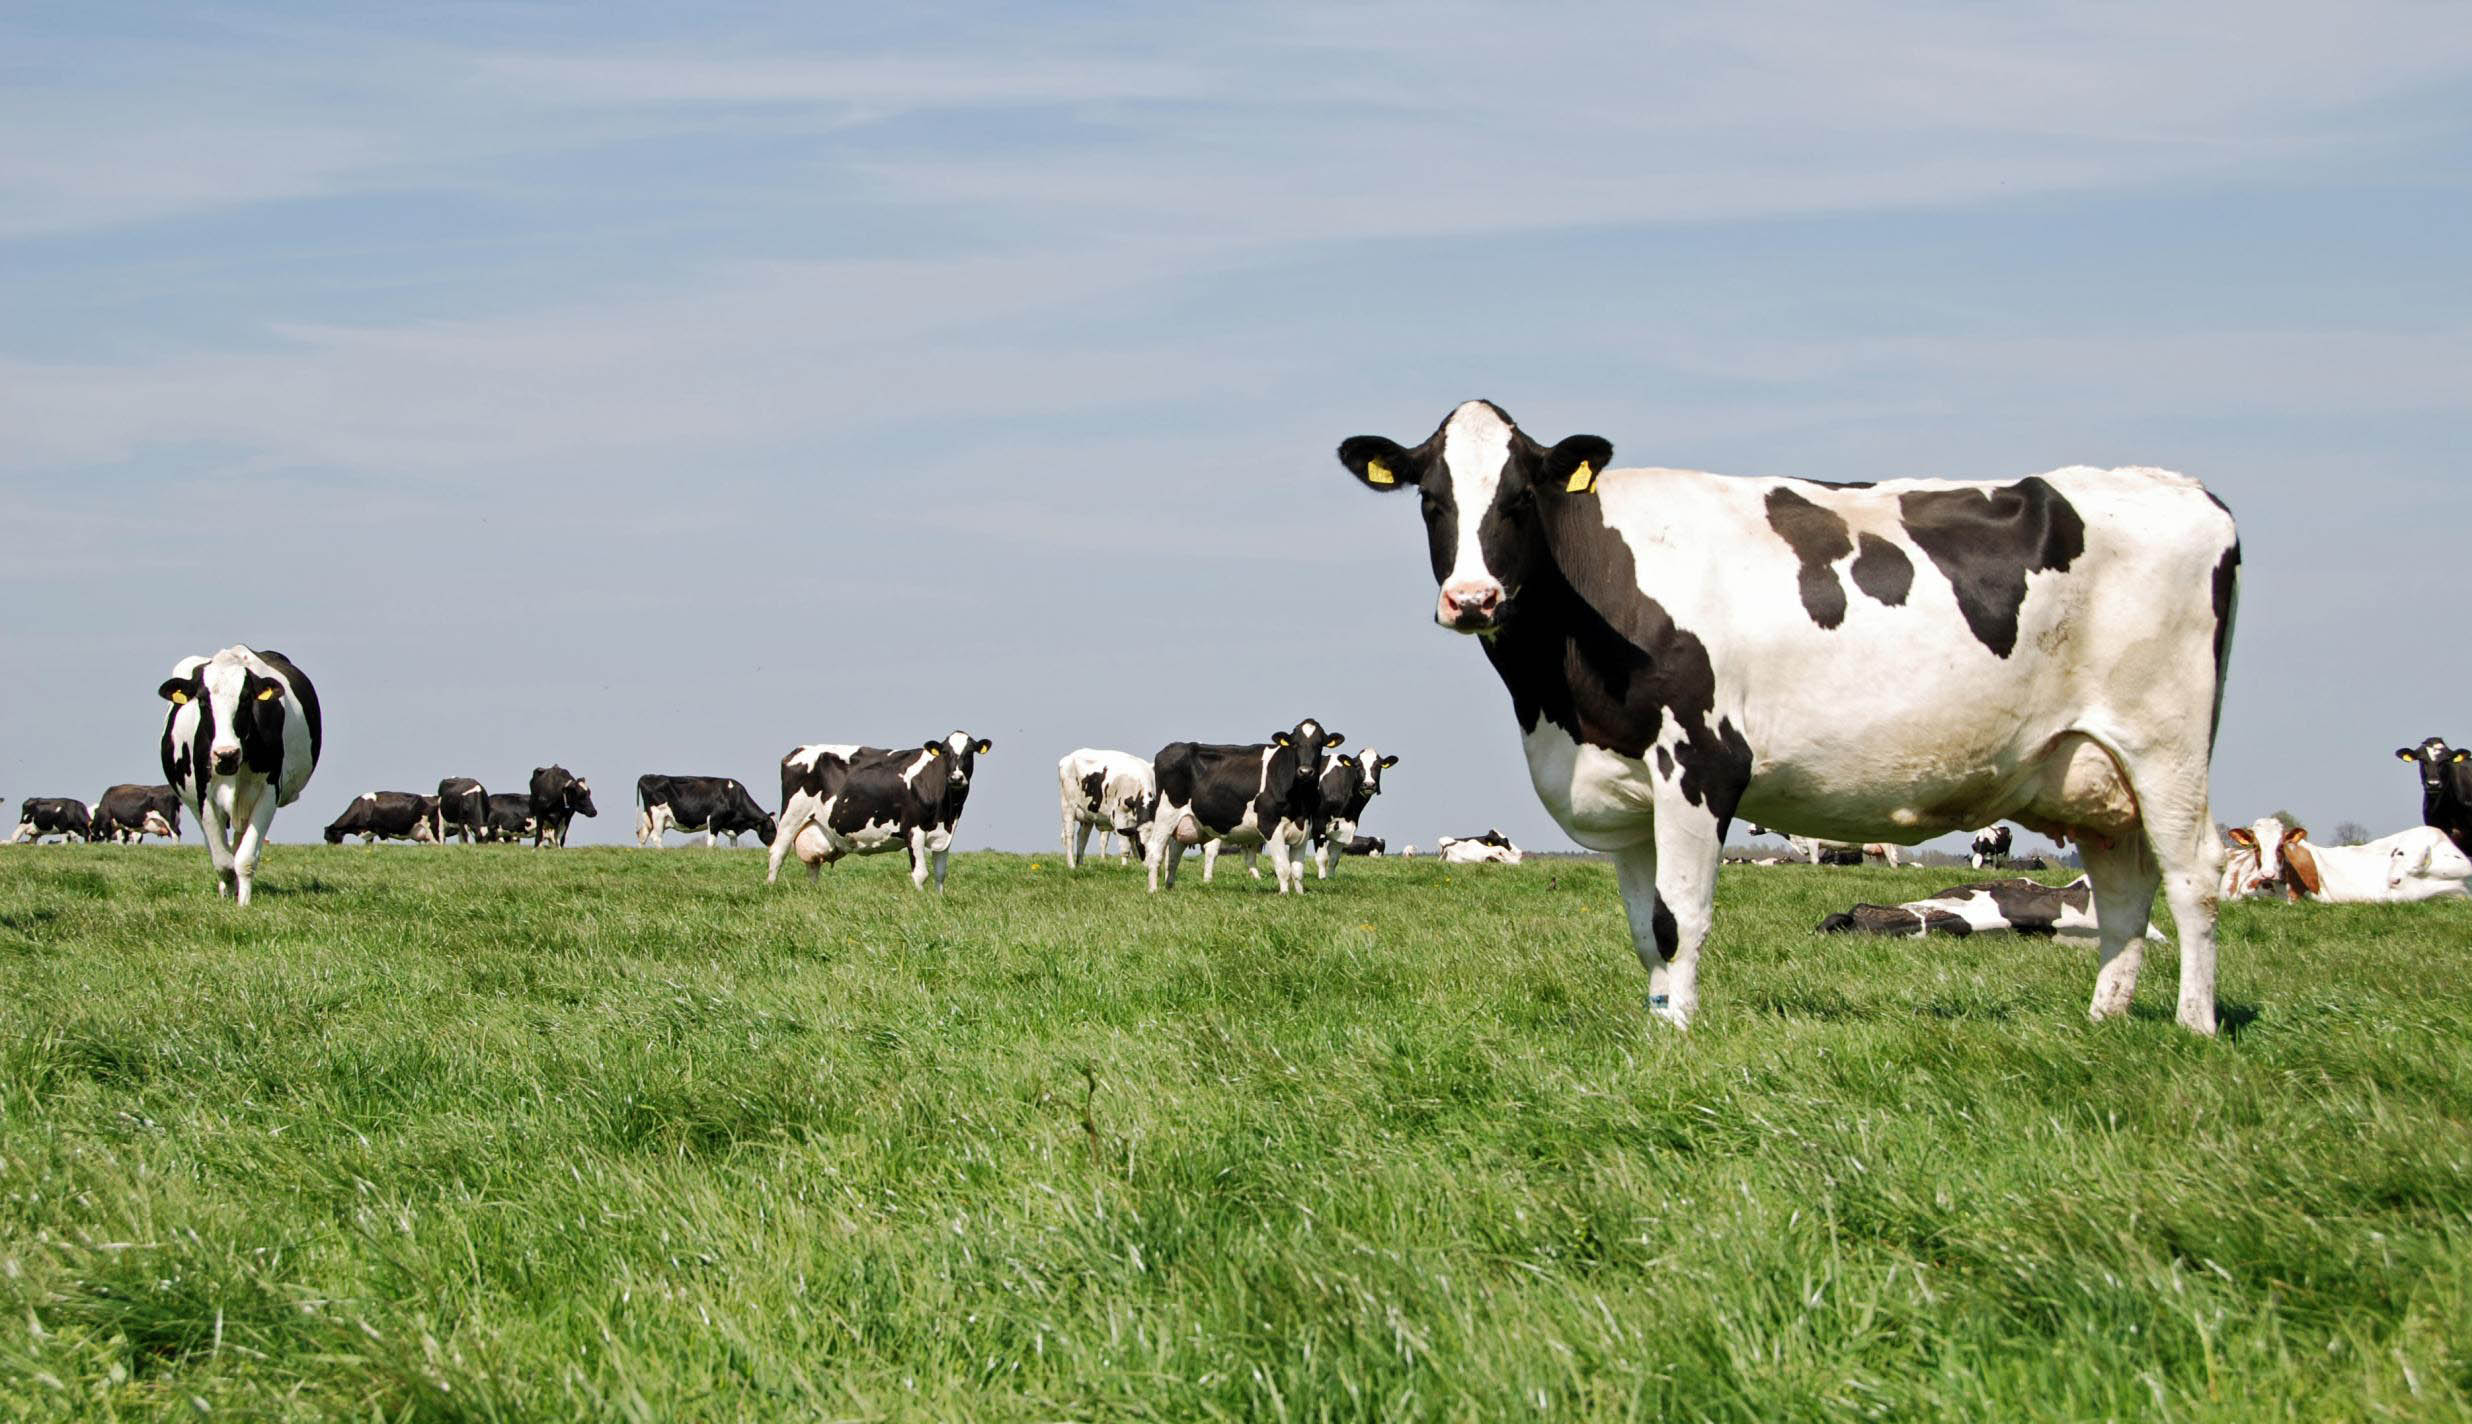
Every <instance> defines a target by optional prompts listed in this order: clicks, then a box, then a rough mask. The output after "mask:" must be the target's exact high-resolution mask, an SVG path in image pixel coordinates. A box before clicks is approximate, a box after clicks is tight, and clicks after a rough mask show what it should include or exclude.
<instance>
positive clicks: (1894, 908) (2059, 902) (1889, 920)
mask: <svg viewBox="0 0 2472 1424" xmlns="http://www.w3.org/2000/svg"><path fill="white" fill-rule="evenodd" d="M1819 933H1821V934H1876V935H1900V936H1904V937H1906V938H1909V939H1920V938H1922V937H1923V936H1925V935H1935V934H1939V935H1981V934H2018V935H2028V936H2032V937H2037V938H2042V939H2061V940H2079V941H2091V940H2093V939H2095V938H2097V936H2098V934H2099V933H2100V931H2099V927H2098V926H2097V925H2096V924H2095V918H2094V888H2093V885H2092V883H2091V882H2089V881H2088V880H2087V878H2086V877H2085V876H2082V875H2081V876H2079V877H2077V878H2076V879H2075V880H2072V881H2070V882H2069V883H2068V884H2066V885H2045V884H2042V883H2041V882H2039V881H2034V880H2027V879H2024V878H2023V877H2017V878H2012V879H2008V880H1978V881H1975V882H1973V883H1971V884H1967V885H1951V886H1950V887H1948V888H1947V889H1946V890H1934V891H1932V892H1931V893H1930V894H1929V895H1926V896H1924V897H1923V898H1922V899H1919V900H1908V901H1906V902H1905V903H1904V904H1901V905H1856V906H1855V907H1854V908H1853V909H1851V910H1848V911H1846V912H1844V913H1843V914H1836V915H1830V916H1829V917H1828V918H1827V919H1824V920H1822V921H1820V926H1819ZM2146 937H2147V938H2148V939H2153V940H2160V939H2162V938H2163V937H2164V936H2163V932H2162V931H2161V930H2159V929H2156V928H2155V927H2154V926H2153V925H2148V926H2146Z"/></svg>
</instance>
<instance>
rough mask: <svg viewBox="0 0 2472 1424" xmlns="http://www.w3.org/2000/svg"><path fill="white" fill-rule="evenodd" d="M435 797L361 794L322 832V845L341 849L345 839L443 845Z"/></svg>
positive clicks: (443, 831) (365, 842) (408, 793)
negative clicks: (339, 846)
mask: <svg viewBox="0 0 2472 1424" xmlns="http://www.w3.org/2000/svg"><path fill="white" fill-rule="evenodd" d="M441 804H442V803H441V802H440V801H439V799H438V798H437V797H435V796H423V795H422V794H420V793H419V792H417V791H364V792H362V793H361V794H360V795H359V796H357V797H355V798H354V799H353V801H352V804H351V805H349V806H346V807H344V808H343V814H342V815H340V816H337V817H336V818H335V819H334V822H333V824H331V825H329V826H328V827H327V828H326V843H327V844H328V845H342V844H343V838H344V837H345V836H359V837H360V838H361V844H362V845H368V844H370V843H371V842H373V841H382V840H384V841H411V842H414V843H415V844H420V843H427V844H429V845H444V844H446V822H445V819H444V818H443V815H442V813H441V811H440V806H441Z"/></svg>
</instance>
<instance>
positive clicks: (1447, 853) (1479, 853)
mask: <svg viewBox="0 0 2472 1424" xmlns="http://www.w3.org/2000/svg"><path fill="white" fill-rule="evenodd" d="M1434 849H1435V851H1436V852H1437V853H1439V854H1440V855H1441V857H1442V859H1444V860H1445V861H1448V862H1449V863H1450V864H1452V865H1517V864H1519V862H1520V861H1521V860H1523V859H1525V858H1526V856H1527V852H1526V851H1523V850H1521V849H1520V848H1519V847H1517V846H1515V845H1512V844H1511V838H1510V837H1509V836H1506V835H1504V834H1502V833H1501V832H1500V831H1497V830H1492V829H1490V828H1489V829H1487V830H1486V832H1485V834H1483V835H1481V836H1444V837H1442V839H1440V840H1438V841H1435V842H1434Z"/></svg>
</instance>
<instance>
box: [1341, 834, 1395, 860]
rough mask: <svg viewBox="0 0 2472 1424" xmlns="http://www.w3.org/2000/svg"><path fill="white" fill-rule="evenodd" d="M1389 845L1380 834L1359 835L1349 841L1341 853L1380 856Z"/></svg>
mask: <svg viewBox="0 0 2472 1424" xmlns="http://www.w3.org/2000/svg"><path fill="white" fill-rule="evenodd" d="M1388 846H1389V842H1387V841H1385V840H1383V839H1382V838H1381V837H1380V836H1358V837H1357V838H1356V839H1354V840H1352V841H1349V842H1348V843H1347V845H1346V846H1344V847H1342V848H1341V849H1340V852H1339V853H1340V854H1341V855H1370V856H1379V855H1381V854H1382V852H1383V851H1384V850H1385V849H1387V848H1388Z"/></svg>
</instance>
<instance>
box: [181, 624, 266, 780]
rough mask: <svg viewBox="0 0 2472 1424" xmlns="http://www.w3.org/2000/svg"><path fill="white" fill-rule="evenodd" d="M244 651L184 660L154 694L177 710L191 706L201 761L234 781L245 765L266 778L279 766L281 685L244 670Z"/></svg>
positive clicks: (229, 650) (246, 664)
mask: <svg viewBox="0 0 2472 1424" xmlns="http://www.w3.org/2000/svg"><path fill="white" fill-rule="evenodd" d="M249 663H250V653H249V650H248V649H247V648H243V647H230V648H225V649H224V650H223V651H222V652H219V653H217V654H215V655H214V656H213V657H211V658H183V659H182V660H181V661H180V664H179V666H177V667H175V668H173V669H172V675H171V676H170V677H168V678H166V679H164V681H163V685H162V686H161V687H158V688H156V689H155V692H156V693H157V695H159V696H161V697H162V699H163V700H164V701H166V702H169V703H171V704H172V707H173V708H174V714H173V715H178V709H179V708H182V707H187V706H190V705H192V704H194V705H195V706H196V708H197V712H198V718H199V723H200V726H199V731H200V732H202V733H203V734H204V736H205V739H206V743H207V746H206V756H207V762H208V765H210V766H211V767H212V768H213V770H214V774H215V775H217V776H237V775H239V774H240V768H241V766H242V765H243V764H244V763H245V764H247V766H248V767H249V768H250V769H251V770H252V771H259V772H271V771H274V770H275V769H277V768H278V767H280V766H281V765H282V764H283V719H284V716H285V712H284V705H283V693H284V687H283V683H282V682H281V681H280V680H279V679H276V678H271V677H267V676H265V675H264V674H262V673H260V672H258V671H257V670H256V669H254V668H252V667H250V666H249Z"/></svg>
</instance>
